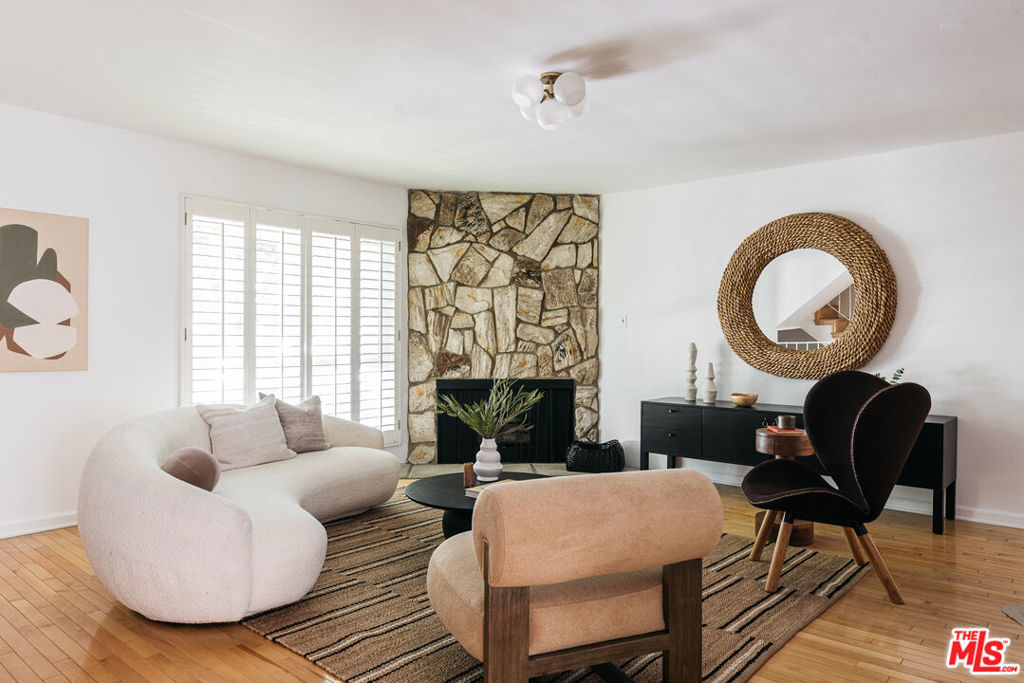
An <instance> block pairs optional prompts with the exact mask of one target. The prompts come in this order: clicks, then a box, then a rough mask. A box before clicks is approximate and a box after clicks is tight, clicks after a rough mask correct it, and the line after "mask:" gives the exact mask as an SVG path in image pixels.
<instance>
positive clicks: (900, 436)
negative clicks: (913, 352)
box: [852, 383, 932, 522]
mask: <svg viewBox="0 0 1024 683" xmlns="http://www.w3.org/2000/svg"><path fill="white" fill-rule="evenodd" d="M931 407H932V399H931V396H930V395H929V394H928V390H927V389H925V388H924V387H922V386H921V385H920V384H913V383H906V384H897V385H895V386H890V387H887V388H885V389H882V390H881V391H879V392H878V393H877V394H875V395H874V396H872V397H871V398H870V399H868V401H867V403H866V404H864V407H863V408H862V409H861V411H860V414H859V415H858V416H857V421H856V423H855V424H854V427H853V441H852V451H853V469H854V471H855V472H856V475H857V481H858V482H859V484H860V490H861V493H862V494H863V496H864V500H865V501H866V502H867V512H868V514H869V517H868V518H867V519H866V520H864V521H865V522H870V521H873V520H874V519H875V518H876V517H878V515H879V514H881V512H882V507H883V506H884V505H885V502H886V501H887V500H888V499H889V494H890V493H892V488H893V486H895V485H896V480H897V479H898V478H899V476H900V472H902V471H903V466H904V465H905V464H906V462H907V456H909V455H910V451H911V449H912V448H913V447H914V442H916V441H917V436H918V434H920V433H921V428H922V427H923V426H924V421H925V418H927V417H928V411H929V410H931Z"/></svg>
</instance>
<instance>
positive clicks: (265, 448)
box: [196, 394, 295, 471]
mask: <svg viewBox="0 0 1024 683" xmlns="http://www.w3.org/2000/svg"><path fill="white" fill-rule="evenodd" d="M274 402H275V401H274V395H273V394H270V395H269V396H267V397H266V398H264V399H261V400H260V401H258V402H257V403H254V404H253V405H251V406H226V405H199V406H196V408H198V409H199V414H200V415H202V416H203V419H204V420H206V423H207V424H208V425H210V445H211V447H212V450H213V457H215V458H217V461H218V462H220V464H221V469H222V470H225V471H227V470H234V469H238V468H239V467H251V466H253V465H262V464H263V463H267V462H274V461H275V460H287V459H288V458H294V457H295V451H293V450H291V449H289V448H288V444H287V443H286V442H285V438H284V430H283V429H282V428H281V420H280V419H279V418H278V416H277V409H276V408H275V407H274Z"/></svg>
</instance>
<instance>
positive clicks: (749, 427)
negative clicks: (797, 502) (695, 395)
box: [640, 397, 956, 534]
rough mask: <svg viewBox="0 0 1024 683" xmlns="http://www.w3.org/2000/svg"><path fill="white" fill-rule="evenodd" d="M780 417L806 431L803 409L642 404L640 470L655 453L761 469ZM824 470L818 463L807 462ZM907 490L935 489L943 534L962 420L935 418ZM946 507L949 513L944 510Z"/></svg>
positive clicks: (952, 498)
mask: <svg viewBox="0 0 1024 683" xmlns="http://www.w3.org/2000/svg"><path fill="white" fill-rule="evenodd" d="M776 415H795V416H796V423H797V426H798V427H801V428H802V427H803V423H804V416H803V407H801V406H785V405H772V404H769V403H755V404H754V405H753V406H751V407H749V408H742V407H740V406H736V405H733V404H732V403H731V402H729V401H718V402H717V403H715V404H714V405H711V404H708V403H701V402H699V401H698V402H696V403H695V402H692V401H686V400H684V399H682V398H676V397H668V398H656V399H652V400H649V401H641V403H640V469H643V470H646V469H648V468H649V467H650V456H651V453H660V454H662V455H665V456H668V466H669V467H675V464H676V463H675V460H676V458H696V459H698V460H712V461H714V462H725V463H731V464H734V465H756V464H758V463H759V462H762V461H764V460H767V459H768V458H769V457H770V456H767V455H764V454H762V453H758V452H757V451H755V450H754V432H755V431H756V430H757V429H758V428H759V427H761V426H763V423H764V422H765V420H768V421H769V423H773V422H774V420H775V416H776ZM805 462H806V463H807V464H809V465H812V466H813V467H814V468H815V469H816V470H817V471H819V472H821V467H820V465H819V464H818V461H817V459H805ZM896 483H897V484H900V485H902V486H913V487H915V488H924V489H931V491H932V531H933V532H934V533H936V534H941V533H942V530H943V522H942V520H943V512H945V518H946V519H954V516H955V514H956V418H955V417H947V416H944V415H929V416H928V419H927V420H925V424H924V428H923V429H922V430H921V434H920V436H918V437H917V443H916V444H914V448H913V450H912V451H911V452H910V457H909V458H908V459H907V464H906V465H905V466H904V468H903V473H902V474H901V475H900V478H899V480H898V481H897V482H896ZM943 507H945V510H943Z"/></svg>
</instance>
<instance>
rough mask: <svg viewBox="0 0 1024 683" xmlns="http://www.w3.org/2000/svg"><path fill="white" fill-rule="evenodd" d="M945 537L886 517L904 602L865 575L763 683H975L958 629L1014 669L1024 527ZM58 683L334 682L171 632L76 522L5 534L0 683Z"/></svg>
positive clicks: (287, 663)
mask: <svg viewBox="0 0 1024 683" xmlns="http://www.w3.org/2000/svg"><path fill="white" fill-rule="evenodd" d="M719 491H720V493H721V494H722V501H723V506H724V509H725V531H727V532H729V533H731V534H736V535H741V536H747V537H749V538H753V536H754V528H753V512H754V510H753V508H751V507H750V506H749V505H748V504H747V503H746V501H745V500H744V499H743V496H742V494H740V493H739V491H738V489H736V488H733V487H728V486H720V487H719ZM946 529H947V533H946V534H945V535H943V536H935V535H933V534H932V533H931V520H930V519H929V518H928V517H926V516H923V515H915V514H911V513H906V512H893V511H887V512H885V513H884V514H883V515H882V517H881V518H880V519H879V520H878V521H876V522H875V523H874V524H872V525H870V531H871V534H872V536H873V538H874V539H875V542H876V544H877V545H878V548H879V550H880V551H881V552H882V554H883V556H884V557H885V559H886V562H887V563H888V565H889V568H890V570H891V571H892V573H893V575H894V577H895V579H896V581H897V582H898V583H899V585H900V588H901V589H902V591H903V595H904V598H905V599H906V602H907V604H906V605H903V606H895V605H892V604H890V603H889V601H888V599H887V598H886V595H885V591H884V590H883V589H882V586H881V584H880V583H879V582H878V581H877V579H876V578H875V577H873V576H869V577H865V578H864V579H863V580H862V581H860V582H858V583H857V584H856V585H855V586H854V587H853V588H852V589H851V590H850V591H849V593H847V594H846V595H845V596H844V597H843V598H841V599H840V600H839V601H837V603H836V604H835V605H834V606H833V607H832V608H830V609H829V610H828V611H827V612H825V613H824V614H823V615H821V616H820V617H819V618H818V619H816V620H815V621H814V622H812V623H811V624H809V625H808V626H807V627H806V628H805V629H803V630H802V631H801V632H800V633H799V634H797V636H796V637H794V638H793V639H792V640H791V641H790V642H789V643H787V644H786V645H785V646H784V647H783V648H782V649H781V650H780V651H779V652H778V653H776V654H775V656H773V657H772V658H771V659H770V660H769V661H768V663H767V664H765V666H764V667H762V668H761V669H760V670H759V671H758V672H757V673H756V674H755V676H754V678H753V680H755V681H764V682H768V683H801V682H804V681H807V682H812V681H813V682H815V683H816V682H817V681H821V680H830V681H851V682H857V681H907V682H908V683H920V681H952V680H965V681H966V680H970V677H969V675H967V673H966V671H964V670H962V669H961V670H950V669H947V668H946V667H945V662H944V659H945V652H946V647H947V645H948V642H949V637H950V630H951V629H952V628H954V627H958V626H987V627H989V628H990V629H992V631H993V634H994V635H996V636H999V637H1003V638H1010V639H1011V645H1010V648H1009V651H1008V659H1009V661H1021V660H1024V629H1022V628H1021V627H1020V626H1019V625H1017V624H1016V623H1015V622H1013V621H1011V620H1009V619H1008V618H1007V617H1005V615H1003V614H1002V605H1003V604H1005V603H1006V602H1012V601H1018V602H1022V601H1024V574H1022V573H1021V571H1020V567H1021V566H1024V530H1019V529H1010V528H1005V527H996V526H991V525H985V524H975V523H970V522H963V521H952V522H947V526H946ZM813 547H814V548H815V549H818V550H822V551H824V552H829V553H833V554H837V555H842V556H844V557H846V556H848V555H849V549H848V547H847V544H846V540H845V538H844V536H843V533H842V531H841V530H839V529H834V528H831V527H827V526H823V525H817V527H816V529H815V541H814V546H813ZM769 550H770V549H769ZM767 554H768V553H766V555H767ZM765 564H767V563H765ZM783 583H784V582H783ZM49 680H59V681H63V680H69V681H100V682H101V683H108V682H109V683H113V682H114V681H150V680H152V681H173V682H174V683H196V682H197V681H202V682H203V683H207V682H209V683H229V682H233V681H242V680H274V681H288V682H299V683H305V682H322V681H333V680H334V679H333V678H331V677H330V676H328V675H327V674H326V673H325V672H323V671H322V670H321V669H318V668H317V667H316V666H314V665H313V664H311V663H310V662H308V661H306V660H305V659H303V658H302V657H300V656H298V655H296V654H295V653H293V652H291V651H289V650H287V649H286V648H284V647H281V646H279V645H276V644H274V643H272V642H270V641H268V640H266V639H264V638H261V637H260V636H258V635H257V634H255V633H253V632H252V631H250V630H249V629H247V628H245V627H243V626H240V625H237V624H226V625H223V624H222V625H211V626H180V625H171V624H161V623H157V622H153V621H149V620H148V619H144V618H142V617H140V616H139V615H137V614H135V613H133V612H131V611H130V610H128V609H127V608H126V607H124V606H123V605H121V604H120V603H118V602H117V601H116V600H114V599H113V597H112V596H111V595H110V593H109V592H107V590H106V589H105V588H104V587H103V585H102V583H101V582H100V581H99V579H98V578H97V577H96V575H95V573H94V572H93V571H92V568H91V566H90V565H89V562H88V558H87V557H86V554H85V551H84V549H83V548H82V545H81V540H80V538H79V536H78V530H77V529H76V528H74V527H69V528H64V529H57V530H54V531H47V532H43V533H39V534H32V535H30V536H21V537H18V538H13V539H2V540H0V683H6V682H7V681H18V683H21V682H22V681H28V682H32V681H49Z"/></svg>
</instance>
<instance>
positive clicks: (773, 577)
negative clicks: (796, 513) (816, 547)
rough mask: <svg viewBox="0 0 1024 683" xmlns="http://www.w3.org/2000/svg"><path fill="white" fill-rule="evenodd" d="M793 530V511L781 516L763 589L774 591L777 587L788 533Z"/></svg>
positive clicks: (784, 558) (784, 557) (784, 560)
mask: <svg viewBox="0 0 1024 683" xmlns="http://www.w3.org/2000/svg"><path fill="white" fill-rule="evenodd" d="M792 532H793V513H792V512H787V513H786V514H785V515H783V516H782V525H781V526H780V527H779V538H778V539H777V540H776V541H775V552H774V553H772V566H771V567H769V569H768V580H767V581H766V582H765V584H764V589H765V590H766V591H768V592H769V593H774V592H775V591H777V590H778V589H779V578H780V577H781V576H782V565H783V564H784V563H785V562H786V548H787V547H789V535H790V534H791V533H792Z"/></svg>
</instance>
